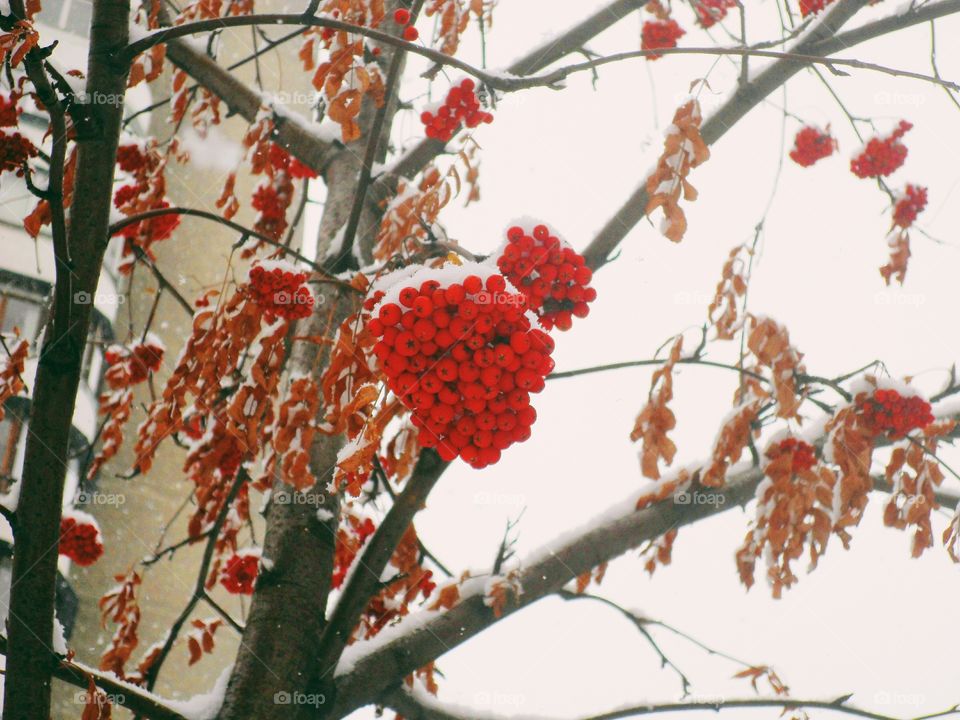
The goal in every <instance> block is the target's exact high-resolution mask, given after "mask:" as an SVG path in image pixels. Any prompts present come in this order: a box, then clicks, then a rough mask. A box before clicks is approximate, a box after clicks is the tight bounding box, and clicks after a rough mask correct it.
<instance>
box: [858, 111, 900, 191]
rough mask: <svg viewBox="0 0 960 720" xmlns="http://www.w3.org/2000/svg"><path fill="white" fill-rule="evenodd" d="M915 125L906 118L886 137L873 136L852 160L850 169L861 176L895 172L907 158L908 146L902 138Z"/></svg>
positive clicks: (884, 174) (866, 176) (868, 176)
mask: <svg viewBox="0 0 960 720" xmlns="http://www.w3.org/2000/svg"><path fill="white" fill-rule="evenodd" d="M912 127H913V125H912V124H911V123H909V122H907V121H906V120H901V121H900V124H899V125H897V127H896V128H895V129H894V131H893V132H892V133H890V134H889V135H887V136H886V137H875V138H871V139H870V141H869V142H867V144H866V146H865V147H864V148H863V149H862V150H861V151H860V152H859V153H858V154H857V155H856V156H855V157H854V158H853V159H852V160H851V161H850V171H851V172H852V173H853V174H854V175H856V176H857V177H859V178H875V177H886V176H887V175H890V174H892V173H894V172H895V171H896V170H897V169H899V168H900V166H901V165H903V162H904V160H906V159H907V146H906V145H904V144H903V143H902V142H900V139H901V138H902V137H903V136H904V135H905V134H906V133H907V131H908V130H910V129H911V128H912Z"/></svg>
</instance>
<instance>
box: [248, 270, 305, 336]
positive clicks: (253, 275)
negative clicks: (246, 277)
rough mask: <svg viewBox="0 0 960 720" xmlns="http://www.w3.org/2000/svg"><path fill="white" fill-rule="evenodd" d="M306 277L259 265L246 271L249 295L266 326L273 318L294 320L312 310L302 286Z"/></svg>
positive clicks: (301, 274)
mask: <svg viewBox="0 0 960 720" xmlns="http://www.w3.org/2000/svg"><path fill="white" fill-rule="evenodd" d="M306 281H307V274H306V273H303V272H293V271H290V270H284V269H283V268H279V267H274V268H272V269H268V268H266V267H264V266H263V265H254V266H253V267H252V268H250V294H251V296H252V297H253V301H254V302H255V303H257V305H259V306H260V307H261V308H262V309H263V311H264V317H265V318H266V320H267V322H271V323H272V322H273V321H274V319H276V317H278V316H279V317H282V318H286V319H287V320H298V319H300V318H304V317H307V316H308V315H309V314H310V311H311V309H312V308H313V302H314V299H313V294H312V293H311V292H310V288H308V287H307V286H306V285H304V283H305V282H306Z"/></svg>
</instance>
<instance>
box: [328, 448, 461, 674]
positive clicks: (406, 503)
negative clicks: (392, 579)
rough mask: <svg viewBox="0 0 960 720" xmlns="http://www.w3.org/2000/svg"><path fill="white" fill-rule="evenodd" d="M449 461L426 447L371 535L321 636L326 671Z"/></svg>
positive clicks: (335, 660)
mask: <svg viewBox="0 0 960 720" xmlns="http://www.w3.org/2000/svg"><path fill="white" fill-rule="evenodd" d="M447 464H448V463H445V462H444V461H443V460H441V459H440V456H439V455H437V453H436V452H435V451H434V450H431V449H429V448H424V449H423V451H422V452H421V453H420V457H419V458H418V460H417V464H416V466H415V468H414V471H413V473H412V474H411V476H410V479H409V480H408V481H407V485H406V487H404V489H403V492H401V493H400V495H399V496H398V497H397V499H396V501H395V502H394V504H393V507H391V508H390V511H389V512H388V513H387V516H386V517H385V518H384V520H383V523H382V524H381V525H380V527H379V528H377V531H376V533H374V535H373V537H372V538H371V539H370V542H369V543H368V544H367V546H366V548H365V549H364V551H363V555H362V556H361V557H360V558H359V559H358V560H357V561H356V562H357V565H356V569H355V571H354V573H353V574H352V575H351V576H350V581H349V582H348V583H347V586H346V588H344V591H343V594H342V595H341V596H340V599H339V601H338V602H337V605H336V607H335V608H334V610H333V613H332V615H331V617H330V622H329V623H328V624H327V627H326V628H325V629H324V631H323V635H322V636H321V637H320V654H319V656H318V663H319V666H320V669H321V672H322V673H323V675H327V674H328V672H330V671H332V670H333V668H334V667H335V666H336V664H337V661H338V660H339V659H340V655H341V654H342V653H343V648H344V647H346V644H347V640H349V638H350V634H351V633H352V632H353V629H354V627H356V625H357V623H358V622H359V621H360V616H361V614H362V613H363V609H364V608H365V607H366V606H367V603H368V602H369V601H370V598H371V597H372V596H373V595H375V594H376V590H377V587H378V585H379V584H380V576H381V575H382V574H383V570H384V568H385V567H386V566H387V563H388V562H389V561H390V558H391V557H392V556H393V551H394V550H395V549H396V547H397V544H398V543H399V542H400V538H402V537H403V534H404V533H405V532H406V531H407V528H408V527H410V522H411V521H412V520H413V516H414V515H416V514H417V512H419V511H420V509H421V508H422V507H423V506H424V504H425V503H426V500H427V496H428V495H429V494H430V491H431V490H432V489H433V486H434V485H435V484H436V482H437V480H439V479H440V475H441V474H442V473H443V471H444V470H445V469H446V467H447Z"/></svg>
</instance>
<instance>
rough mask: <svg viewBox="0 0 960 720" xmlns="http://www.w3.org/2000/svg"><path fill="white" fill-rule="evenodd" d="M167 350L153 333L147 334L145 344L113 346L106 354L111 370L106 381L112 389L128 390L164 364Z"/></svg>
mask: <svg viewBox="0 0 960 720" xmlns="http://www.w3.org/2000/svg"><path fill="white" fill-rule="evenodd" d="M164 351H165V348H164V345H163V343H162V342H161V341H160V339H159V338H158V337H157V336H156V335H154V334H153V333H147V336H146V337H145V338H144V340H143V342H135V343H133V344H131V345H129V346H126V347H125V346H123V345H111V346H110V347H108V348H107V350H106V352H105V353H104V360H106V363H107V365H108V366H109V368H108V369H107V372H106V373H105V375H104V380H106V382H107V384H108V385H109V386H110V387H111V388H115V389H119V388H126V387H129V386H130V385H136V384H137V383H141V382H143V381H144V380H146V379H147V377H148V376H149V375H150V373H151V372H157V370H159V369H160V365H161V364H162V363H163V354H164Z"/></svg>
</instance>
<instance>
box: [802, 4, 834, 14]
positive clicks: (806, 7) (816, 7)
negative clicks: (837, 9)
mask: <svg viewBox="0 0 960 720" xmlns="http://www.w3.org/2000/svg"><path fill="white" fill-rule="evenodd" d="M832 2H833V0H800V17H807V15H816V14H817V13H818V12H820V11H821V10H823V9H824V8H825V7H826V6H827V5H829V4H830V3H832Z"/></svg>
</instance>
